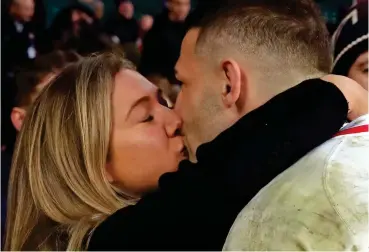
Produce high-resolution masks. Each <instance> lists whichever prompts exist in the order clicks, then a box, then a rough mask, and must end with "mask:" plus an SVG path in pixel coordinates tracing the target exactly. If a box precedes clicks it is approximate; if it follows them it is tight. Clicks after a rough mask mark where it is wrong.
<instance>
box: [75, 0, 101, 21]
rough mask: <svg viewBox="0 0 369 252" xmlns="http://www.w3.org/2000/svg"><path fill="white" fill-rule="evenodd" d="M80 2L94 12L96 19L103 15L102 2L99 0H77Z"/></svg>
mask: <svg viewBox="0 0 369 252" xmlns="http://www.w3.org/2000/svg"><path fill="white" fill-rule="evenodd" d="M79 2H80V3H84V4H86V5H88V6H89V7H90V8H91V9H92V10H93V11H94V13H95V16H96V18H97V19H99V20H101V19H102V18H103V17H104V2H103V1H101V0H79Z"/></svg>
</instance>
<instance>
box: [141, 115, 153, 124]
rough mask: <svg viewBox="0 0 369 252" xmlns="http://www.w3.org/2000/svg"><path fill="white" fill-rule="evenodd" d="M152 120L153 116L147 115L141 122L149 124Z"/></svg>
mask: <svg viewBox="0 0 369 252" xmlns="http://www.w3.org/2000/svg"><path fill="white" fill-rule="evenodd" d="M153 120H154V116H152V115H148V116H147V117H146V119H145V120H143V121H142V122H143V123H147V122H151V121H153Z"/></svg>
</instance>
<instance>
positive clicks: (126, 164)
mask: <svg viewBox="0 0 369 252" xmlns="http://www.w3.org/2000/svg"><path fill="white" fill-rule="evenodd" d="M112 99H113V120H114V121H113V128H112V135H111V143H110V155H109V160H108V164H107V169H106V170H107V178H108V180H109V181H110V182H111V183H113V184H114V185H116V186H118V187H119V188H121V189H123V190H124V191H125V192H127V193H128V194H131V195H133V196H140V195H142V194H144V193H145V192H147V191H150V190H152V189H155V188H156V187H157V185H158V181H159V177H160V176H161V175H162V174H163V173H165V172H171V171H175V170H177V167H178V164H179V162H180V161H181V160H182V159H183V158H184V156H183V153H182V150H183V146H184V145H183V139H182V137H181V136H180V135H179V134H178V133H179V129H180V127H181V124H182V123H181V120H180V118H179V117H178V116H177V115H176V114H175V113H174V112H173V110H171V109H169V108H167V107H166V102H165V100H164V99H162V98H161V97H160V95H159V93H158V89H157V88H156V87H155V86H154V85H153V84H151V83H150V82H149V81H148V80H146V79H145V78H144V77H142V76H141V75H139V74H138V73H136V72H133V71H130V70H122V71H120V72H119V73H118V74H117V75H116V77H115V90H114V93H113V96H112ZM138 101H139V102H138ZM135 104H136V105H135Z"/></svg>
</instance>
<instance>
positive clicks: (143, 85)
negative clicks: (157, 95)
mask: <svg viewBox="0 0 369 252" xmlns="http://www.w3.org/2000/svg"><path fill="white" fill-rule="evenodd" d="M114 84H115V85H114V94H113V97H114V99H118V100H126V101H127V102H128V103H129V102H131V101H132V100H136V99H137V98H140V97H142V96H147V95H151V94H152V93H154V92H156V87H155V85H154V84H152V83H151V82H149V81H148V80H147V79H146V78H145V77H143V76H142V75H141V74H139V73H137V72H135V71H132V70H128V69H123V70H121V71H119V72H118V73H117V75H116V76H115V83H114Z"/></svg>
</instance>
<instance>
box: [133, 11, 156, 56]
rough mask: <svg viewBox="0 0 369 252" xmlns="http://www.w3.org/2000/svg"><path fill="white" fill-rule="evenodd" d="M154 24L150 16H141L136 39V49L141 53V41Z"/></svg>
mask: <svg viewBox="0 0 369 252" xmlns="http://www.w3.org/2000/svg"><path fill="white" fill-rule="evenodd" d="M153 24H154V19H153V17H152V16H151V15H142V17H141V18H140V21H139V27H140V31H139V37H138V39H137V47H138V48H139V50H140V51H142V41H143V39H144V37H145V35H146V33H147V32H148V31H149V30H150V29H151V28H152V25H153Z"/></svg>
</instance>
